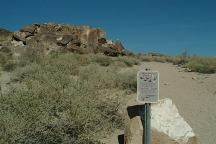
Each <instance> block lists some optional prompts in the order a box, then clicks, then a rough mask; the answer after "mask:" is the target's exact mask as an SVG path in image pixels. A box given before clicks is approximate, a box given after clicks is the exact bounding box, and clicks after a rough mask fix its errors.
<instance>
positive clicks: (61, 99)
mask: <svg viewBox="0 0 216 144" xmlns="http://www.w3.org/2000/svg"><path fill="white" fill-rule="evenodd" d="M79 56H80V55H77V56H74V55H57V56H47V57H46V58H45V60H43V61H42V62H41V61H33V62H32V63H30V64H27V65H25V66H23V67H18V68H17V69H16V70H15V71H14V72H13V73H14V78H13V79H14V80H16V81H19V85H18V87H16V86H15V87H14V88H13V87H12V88H11V89H10V90H9V92H8V93H5V94H3V95H2V96H1V97H0V114H1V115H2V116H1V117H0V125H1V127H0V142H1V143H17V144H19V143H39V144H44V143H50V144H57V143H65V144H67V143H68V144H69V143H74V144H88V143H89V144H90V143H92V144H93V143H96V144H97V143H98V144H100V143H101V142H99V141H98V140H97V139H98V137H99V136H100V137H101V136H102V135H105V134H107V133H109V132H111V131H112V130H113V129H115V128H117V127H121V126H122V118H121V117H120V115H119V114H118V107H119V100H118V99H119V96H117V95H116V96H115V95H114V96H113V94H112V96H110V95H111V93H102V94H101V90H105V89H110V90H111V89H116V87H117V86H119V87H120V83H121V81H118V80H117V77H118V76H117V71H116V70H115V69H114V68H108V67H101V66H100V65H98V64H94V63H92V64H90V65H88V66H86V65H85V64H84V65H83V66H81V65H80V66H79V60H80V59H81V58H80V57H79ZM82 56H85V55H82ZM87 59H88V58H87ZM85 63H86V62H85ZM75 75H76V76H75ZM120 96H121V95H120Z"/></svg>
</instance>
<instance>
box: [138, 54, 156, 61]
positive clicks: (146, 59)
mask: <svg viewBox="0 0 216 144" xmlns="http://www.w3.org/2000/svg"><path fill="white" fill-rule="evenodd" d="M139 59H140V60H141V61H146V62H151V61H153V57H152V56H148V55H143V56H142V55H141V56H139Z"/></svg>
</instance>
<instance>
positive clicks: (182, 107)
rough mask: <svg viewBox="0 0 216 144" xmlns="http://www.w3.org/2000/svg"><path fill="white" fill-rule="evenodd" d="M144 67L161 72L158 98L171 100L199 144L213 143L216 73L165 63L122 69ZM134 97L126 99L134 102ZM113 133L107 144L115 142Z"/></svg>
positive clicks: (214, 136) (215, 109) (215, 128)
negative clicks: (198, 71) (194, 70)
mask: <svg viewBox="0 0 216 144" xmlns="http://www.w3.org/2000/svg"><path fill="white" fill-rule="evenodd" d="M145 67H149V68H151V69H152V70H157V71H159V73H160V99H163V98H171V99H172V100H173V101H174V103H175V104H176V106H177V108H178V110H179V113H180V114H181V115H182V116H183V117H184V119H185V120H186V121H187V122H188V123H189V125H190V126H191V127H192V128H193V130H194V132H195V134H196V135H197V137H198V139H199V141H200V142H201V144H214V143H215V142H216V106H215V105H216V74H198V73H192V72H191V73H189V72H183V69H181V68H179V67H177V66H174V65H172V64H167V63H157V62H145V63H143V64H142V65H140V66H135V67H133V68H126V69H123V71H124V72H129V71H138V70H141V69H143V68H145ZM135 97H136V94H134V95H133V96H131V98H129V99H128V104H129V105H130V104H131V103H136V102H135ZM122 133H123V131H116V133H114V134H113V136H112V137H111V139H109V140H108V142H107V144H115V143H118V140H117V135H119V134H122Z"/></svg>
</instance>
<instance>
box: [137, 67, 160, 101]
mask: <svg viewBox="0 0 216 144" xmlns="http://www.w3.org/2000/svg"><path fill="white" fill-rule="evenodd" d="M140 73H157V95H155V96H156V97H157V100H156V101H153V102H150V101H141V100H139V94H140V93H138V91H139V92H140V90H139V88H140V82H139V81H140V78H139V74H140ZM159 78H160V74H159V72H158V71H148V70H139V71H138V72H137V98H136V100H137V102H138V103H140V104H146V103H157V102H158V101H159V91H160V90H159Z"/></svg>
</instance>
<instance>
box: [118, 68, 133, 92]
mask: <svg viewBox="0 0 216 144" xmlns="http://www.w3.org/2000/svg"><path fill="white" fill-rule="evenodd" d="M117 80H118V81H119V83H118V87H120V88H121V89H125V90H130V91H131V92H136V91H137V79H136V73H132V72H127V73H119V74H118V79H117Z"/></svg>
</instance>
